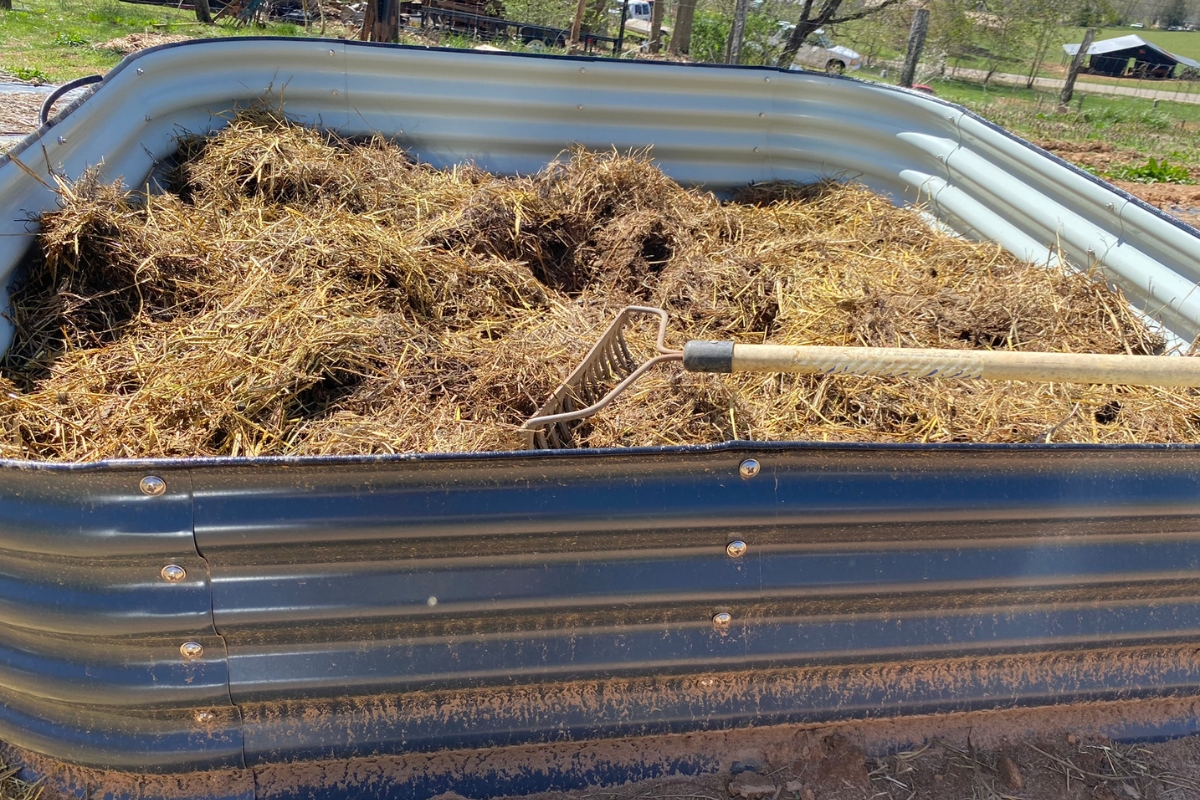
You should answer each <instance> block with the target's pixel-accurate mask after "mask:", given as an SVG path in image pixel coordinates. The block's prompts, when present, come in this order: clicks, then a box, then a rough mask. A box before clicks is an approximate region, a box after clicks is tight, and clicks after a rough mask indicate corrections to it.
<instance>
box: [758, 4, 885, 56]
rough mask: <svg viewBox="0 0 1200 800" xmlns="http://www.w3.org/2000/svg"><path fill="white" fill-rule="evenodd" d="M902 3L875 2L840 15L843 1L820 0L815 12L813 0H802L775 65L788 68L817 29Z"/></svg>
mask: <svg viewBox="0 0 1200 800" xmlns="http://www.w3.org/2000/svg"><path fill="white" fill-rule="evenodd" d="M868 1H869V0H868ZM858 2H859V0H855V4H856V5H857V4H858ZM902 2H906V0H877V2H872V3H871V4H870V5H861V6H860V7H859V8H858V9H857V10H855V11H851V12H848V13H844V14H842V13H839V12H840V11H841V8H842V5H843V3H845V0H821V2H820V6H819V7H818V8H816V9H815V11H814V8H813V6H815V5H816V2H815V0H804V5H803V7H802V8H801V10H800V19H798V20H797V21H796V27H795V28H793V29H792V33H791V35H790V36H788V40H787V45H786V46H785V47H784V48H783V52H782V53H781V54H780V56H779V59H778V61H776V63H775V65H776V66H778V67H782V68H784V69H786V68H788V67H790V66H791V65H792V62H793V61H795V60H796V53H797V52H799V51H800V45H802V44H804V40H805V39H807V38H808V37H809V36H811V35H812V34H813V33H815V32H816V30H817V29H818V28H823V27H825V26H826V25H837V24H839V23H842V22H850V21H852V20H856V19H862V18H863V17H867V16H870V15H871V14H878V13H879V12H880V11H883V10H884V9H885V8H890V7H891V6H894V5H897V4H898V3H902Z"/></svg>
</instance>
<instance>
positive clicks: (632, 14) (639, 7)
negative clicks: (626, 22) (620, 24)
mask: <svg viewBox="0 0 1200 800" xmlns="http://www.w3.org/2000/svg"><path fill="white" fill-rule="evenodd" d="M626 5H627V6H629V16H628V19H644V20H646V21H647V22H649V21H650V12H651V10H653V8H654V4H653V3H651V2H648V0H627V2H626Z"/></svg>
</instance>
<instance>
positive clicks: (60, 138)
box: [58, 136, 67, 144]
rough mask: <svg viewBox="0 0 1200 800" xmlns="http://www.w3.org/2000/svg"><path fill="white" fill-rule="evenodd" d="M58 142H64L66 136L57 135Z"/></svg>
mask: <svg viewBox="0 0 1200 800" xmlns="http://www.w3.org/2000/svg"><path fill="white" fill-rule="evenodd" d="M58 143H59V144H66V143H67V137H65V136H60V137H58Z"/></svg>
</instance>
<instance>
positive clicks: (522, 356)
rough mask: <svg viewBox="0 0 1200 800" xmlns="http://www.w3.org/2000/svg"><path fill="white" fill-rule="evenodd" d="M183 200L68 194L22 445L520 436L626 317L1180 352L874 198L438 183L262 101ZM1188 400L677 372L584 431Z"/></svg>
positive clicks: (231, 449)
mask: <svg viewBox="0 0 1200 800" xmlns="http://www.w3.org/2000/svg"><path fill="white" fill-rule="evenodd" d="M168 183H169V184H170V185H169V186H167V187H166V188H167V191H164V192H153V193H136V194H126V193H124V192H122V191H121V190H120V189H118V188H115V187H112V186H105V185H101V184H99V183H97V182H96V181H95V180H94V179H93V178H90V177H89V178H85V179H83V180H81V181H79V182H77V183H75V184H73V185H66V184H64V185H63V186H62V187H61V201H60V205H61V210H59V211H56V212H54V213H51V214H47V215H46V216H45V217H44V219H43V220H42V222H43V232H42V234H41V237H40V252H39V253H38V254H37V257H36V258H34V259H33V261H32V263H31V265H30V268H29V272H28V275H27V277H26V278H25V279H24V282H23V283H22V285H21V286H20V288H19V289H18V291H17V292H16V294H15V296H14V298H13V310H12V315H13V319H14V321H15V323H16V327H17V338H16V343H15V344H14V346H13V348H12V349H11V350H10V352H9V354H8V355H7V357H6V360H5V362H4V365H3V377H2V378H0V382H2V384H3V385H2V387H0V389H2V390H3V391H2V392H0V425H2V426H3V431H4V435H3V436H2V437H0V455H2V456H4V457H10V458H31V459H41V460H54V461H87V460H95V459H101V458H113V457H147V456H203V455H263V454H317V453H340V454H349V453H390V452H426V451H475V450H507V449H513V448H516V447H518V446H519V442H520V439H519V437H518V436H517V434H516V429H517V428H518V427H519V425H520V424H521V422H522V421H523V420H524V419H525V418H526V417H527V416H528V415H529V414H530V413H531V412H533V411H534V410H535V409H536V408H537V407H538V406H539V405H540V404H541V403H542V402H543V401H544V400H545V398H546V397H547V396H548V395H549V393H550V392H551V391H552V390H553V388H554V387H555V386H556V385H557V384H558V382H559V381H560V380H561V379H562V378H563V377H564V376H565V375H566V374H567V372H569V371H570V369H571V368H572V367H573V366H574V365H575V364H576V363H577V362H578V361H579V359H580V358H581V357H582V355H583V354H584V353H585V352H586V350H587V348H588V346H589V345H590V343H591V342H592V341H593V339H594V338H595V336H596V335H597V333H598V332H599V331H600V330H601V329H602V328H603V326H604V325H605V324H606V322H607V321H608V319H609V318H610V317H611V316H612V315H613V314H614V313H615V312H616V310H617V309H619V308H620V307H621V306H623V305H625V304H627V303H631V302H636V303H643V304H645V303H650V304H656V305H661V306H663V307H665V308H667V309H668V310H669V311H670V313H671V314H672V317H673V320H674V333H675V336H676V339H677V341H675V342H674V344H675V345H679V344H681V342H682V341H683V340H684V339H686V338H734V339H737V340H740V341H750V342H758V341H765V340H770V341H772V342H778V343H784V344H787V343H794V344H837V345H847V344H862V345H883V346H902V347H903V346H909V347H959V348H979V347H982V348H1013V349H1025V350H1054V351H1067V352H1093V353H1155V352H1159V351H1161V349H1162V346H1163V343H1162V340H1161V339H1160V338H1159V337H1158V336H1157V335H1155V334H1154V333H1152V332H1150V331H1148V330H1147V328H1146V327H1145V326H1144V325H1143V324H1142V323H1141V322H1140V321H1139V319H1138V318H1137V317H1136V315H1135V314H1133V313H1132V312H1131V311H1130V309H1129V307H1128V306H1127V305H1126V303H1125V302H1124V301H1123V300H1122V299H1121V297H1120V296H1119V295H1117V294H1116V293H1114V292H1113V291H1111V290H1110V289H1108V288H1107V287H1106V286H1105V285H1104V284H1103V283H1102V282H1100V281H1098V280H1096V279H1095V278H1094V277H1093V276H1091V275H1086V274H1079V273H1071V272H1065V271H1061V270H1058V269H1054V268H1047V267H1045V266H1035V265H1031V264H1026V263H1022V262H1020V261H1018V260H1016V259H1014V258H1012V257H1011V256H1009V255H1006V254H1005V253H1004V252H1003V251H1001V250H999V249H998V248H996V247H994V246H991V245H987V244H974V243H970V242H967V241H964V240H961V239H956V238H952V237H949V236H945V235H942V234H940V233H936V232H933V231H931V230H930V228H929V226H928V225H927V224H926V223H925V222H923V221H922V220H921V218H920V216H919V214H918V212H917V211H916V210H914V209H905V208H896V207H894V206H892V205H891V204H890V203H888V202H887V201H886V200H884V199H882V198H880V197H878V196H875V195H873V194H871V193H870V192H869V191H867V190H865V189H863V188H861V187H859V186H855V185H843V184H838V183H834V182H824V183H820V184H817V185H814V186H806V187H800V186H791V185H764V186H756V187H751V188H749V189H747V190H745V191H743V192H742V193H741V194H740V196H738V197H736V198H734V199H733V200H732V201H730V202H721V201H719V200H718V199H717V198H716V197H714V196H713V195H711V194H709V193H705V192H703V191H699V190H693V189H685V188H683V187H681V186H679V185H678V184H676V183H674V182H673V181H671V180H670V179H668V178H666V177H665V176H664V175H663V174H662V173H661V172H659V171H658V170H657V169H656V168H655V167H654V166H653V164H652V163H651V161H650V159H649V155H648V154H647V153H632V154H626V155H619V154H616V153H593V152H584V151H572V152H570V153H567V154H564V156H563V157H562V158H560V159H559V160H558V161H557V162H555V163H554V164H551V165H550V166H548V167H547V168H546V169H545V170H543V171H542V172H540V173H539V174H537V175H535V176H532V177H522V178H497V177H493V176H491V175H488V174H485V173H483V172H481V171H480V170H478V169H475V168H473V167H470V166H463V167H457V168H454V169H449V170H435V169H432V168H430V167H428V166H425V165H421V164H417V163H415V162H414V161H413V160H412V159H411V158H409V157H408V156H407V154H406V153H405V152H404V151H402V150H401V149H399V148H398V147H396V146H395V145H393V144H390V143H388V142H386V141H384V140H382V139H375V140H373V141H368V142H349V141H344V140H341V139H338V138H336V137H334V136H329V135H325V134H321V133H317V132H315V131H312V130H308V129H305V128H302V127H298V126H295V125H292V124H290V123H288V122H287V121H285V120H283V119H281V118H280V117H278V116H277V115H274V114H272V113H270V112H268V111H265V110H263V109H256V110H253V111H249V112H245V113H242V114H241V115H240V116H238V118H237V119H236V120H235V121H234V122H233V124H232V125H230V126H229V127H228V128H227V129H225V130H223V131H222V132H220V133H217V134H215V135H212V136H209V137H206V138H195V139H189V140H187V141H184V142H183V143H182V144H181V150H180V157H179V166H178V167H177V168H176V169H175V170H174V171H173V173H172V174H171V176H170V179H169V181H168ZM1197 397H1198V396H1197V394H1196V392H1194V391H1190V390H1158V389H1153V388H1150V389H1132V388H1125V387H1091V386H1076V385H1031V384H1015V383H1014V384H1003V383H1001V384H987V383H982V382H976V381H954V382H934V381H918V380H903V379H879V378H848V377H808V376H806V377H794V376H791V377H776V376H762V375H749V376H738V377H718V376H711V375H689V374H683V373H681V372H679V371H678V370H675V369H663V370H662V371H660V372H657V373H654V374H652V375H651V376H649V377H648V378H647V379H645V380H643V381H642V382H641V383H640V384H639V385H638V387H637V389H636V391H634V392H632V393H630V394H629V395H627V396H626V397H624V398H622V399H621V400H620V401H619V402H618V403H616V404H615V405H614V406H613V407H612V408H610V409H609V410H608V411H606V412H605V413H604V414H603V415H601V416H599V417H597V418H596V419H594V420H593V421H592V422H591V423H590V426H589V427H588V428H587V429H586V435H585V437H584V443H585V444H586V445H588V446H592V447H597V446H613V445H618V446H619V445H669V444H688V443H700V442H715V441H721V440H726V439H735V438H736V439H763V440H766V439H770V440H824V441H887V442H1031V441H1046V440H1051V441H1058V442H1065V441H1078V442H1190V441H1196V440H1197V438H1198V433H1200V416H1198V414H1197V412H1198V411H1200V403H1198V399H1197Z"/></svg>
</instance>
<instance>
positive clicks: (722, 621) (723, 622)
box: [712, 611, 733, 631]
mask: <svg viewBox="0 0 1200 800" xmlns="http://www.w3.org/2000/svg"><path fill="white" fill-rule="evenodd" d="M732 622H733V615H732V614H730V613H729V612H728V611H718V612H717V613H716V614H713V618H712V624H713V630H717V631H727V630H729V625H730V623H732Z"/></svg>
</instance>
